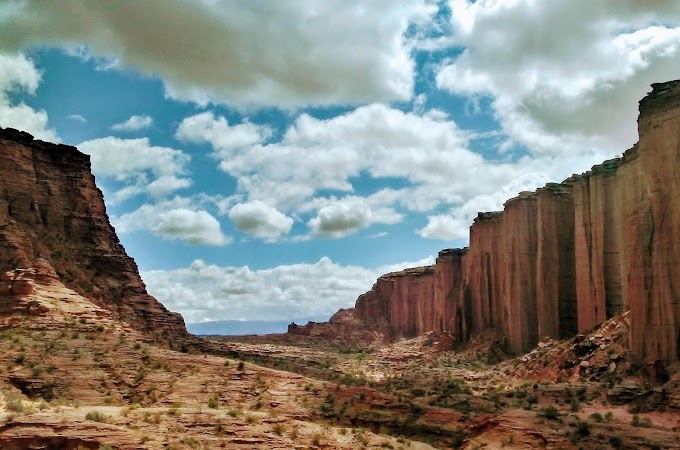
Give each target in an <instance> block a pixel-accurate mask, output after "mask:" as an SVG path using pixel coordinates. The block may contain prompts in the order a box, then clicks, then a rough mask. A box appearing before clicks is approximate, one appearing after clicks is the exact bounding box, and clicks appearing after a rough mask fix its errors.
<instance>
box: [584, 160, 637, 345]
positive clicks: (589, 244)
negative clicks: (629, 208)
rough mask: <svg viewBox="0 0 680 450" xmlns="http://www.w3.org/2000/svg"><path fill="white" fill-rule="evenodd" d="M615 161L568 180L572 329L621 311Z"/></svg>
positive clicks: (618, 207)
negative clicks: (573, 266)
mask: <svg viewBox="0 0 680 450" xmlns="http://www.w3.org/2000/svg"><path fill="white" fill-rule="evenodd" d="M619 164H620V160H619V159H613V160H609V161H605V162H604V163H603V164H600V165H597V166H594V167H593V169H592V170H591V171H589V172H586V173H585V174H583V175H580V176H578V177H575V179H574V213H575V251H576V291H577V297H578V330H579V332H583V331H585V330H588V329H590V328H592V327H594V326H596V325H598V324H600V323H602V322H604V321H605V320H607V319H608V318H610V317H612V316H614V315H616V314H619V313H621V312H623V310H624V309H625V307H626V306H627V305H626V304H625V302H624V299H623V295H622V291H621V283H622V278H621V276H622V272H621V267H622V266H621V205H620V204H619V201H620V200H619V199H620V195H619V192H618V187H619V185H620V183H621V181H620V180H619V177H617V176H616V174H617V171H618V167H619Z"/></svg>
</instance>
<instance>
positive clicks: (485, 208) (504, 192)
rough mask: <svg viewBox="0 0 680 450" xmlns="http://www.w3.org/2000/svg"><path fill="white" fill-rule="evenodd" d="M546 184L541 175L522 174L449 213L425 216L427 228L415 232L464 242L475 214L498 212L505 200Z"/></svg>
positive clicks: (428, 236) (546, 180) (425, 235)
mask: <svg viewBox="0 0 680 450" xmlns="http://www.w3.org/2000/svg"><path fill="white" fill-rule="evenodd" d="M549 181H550V179H549V178H548V177H547V176H546V175H544V174H542V173H528V174H525V175H522V176H520V177H518V178H517V179H515V180H513V181H512V182H511V183H510V184H508V185H507V186H503V187H502V188H501V189H499V190H497V191H496V192H491V193H489V194H481V195H478V196H475V197H473V198H471V199H470V200H468V201H467V202H465V203H464V204H463V205H461V206H457V207H455V208H451V211H450V213H449V214H438V215H433V216H428V218H427V225H426V226H425V227H424V228H422V229H420V230H418V234H419V235H420V236H421V237H424V238H426V239H441V240H467V239H468V237H469V227H470V224H471V223H472V220H473V219H474V218H475V217H476V216H477V213H479V212H489V211H502V210H503V204H504V203H505V202H506V201H507V200H508V199H510V198H512V197H514V196H515V195H517V194H518V193H520V192H522V191H534V190H536V189H537V188H539V187H542V186H545V184H546V183H548V182H549Z"/></svg>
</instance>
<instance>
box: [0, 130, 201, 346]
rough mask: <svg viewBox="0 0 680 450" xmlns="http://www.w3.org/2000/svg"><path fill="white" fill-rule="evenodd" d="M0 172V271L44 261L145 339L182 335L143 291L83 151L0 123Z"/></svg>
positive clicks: (174, 317) (171, 316)
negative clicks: (137, 330)
mask: <svg viewBox="0 0 680 450" xmlns="http://www.w3.org/2000/svg"><path fill="white" fill-rule="evenodd" d="M0 173H2V177H0V272H5V271H8V270H12V269H16V268H30V267H35V265H36V264H38V263H40V264H44V263H45V262H46V263H47V264H49V265H51V266H52V267H53V268H54V270H55V271H56V274H57V275H58V276H59V277H60V279H61V280H62V282H63V283H64V284H65V285H67V286H68V287H69V288H71V289H73V290H75V291H77V292H78V293H79V294H81V295H83V296H85V297H88V298H89V299H91V300H92V301H93V302H94V303H96V304H97V305H99V306H101V307H103V308H106V309H108V310H110V311H112V312H113V313H114V314H115V315H116V316H117V317H119V318H121V319H123V320H126V321H128V322H130V323H131V324H132V325H134V326H136V327H137V328H139V329H140V330H142V331H144V332H146V334H147V335H148V336H150V337H153V338H154V339H156V340H158V341H164V342H168V343H173V342H174V343H176V344H179V342H180V341H181V340H182V339H184V338H185V337H187V336H188V334H187V333H186V330H185V327H184V321H183V319H182V317H181V316H180V315H179V314H175V313H172V312H170V311H168V310H167V309H166V308H164V307H163V305H161V304H160V303H159V302H158V301H156V299H154V298H153V297H151V296H149V295H148V294H147V292H146V288H145V286H144V283H143V282H142V280H141V278H140V276H139V273H138V270H137V265H136V264H135V262H134V260H133V259H132V258H130V257H129V256H128V255H127V254H126V253H125V250H124V249H123V247H122V245H121V244H120V242H119V241H118V238H117V236H116V233H115V231H114V229H113V227H112V226H111V224H110V222H109V219H108V216H107V215H106V209H105V206H104V199H103V196H102V193H101V191H100V190H99V189H98V188H97V187H96V185H95V180H94V176H93V175H92V173H91V171H90V160H89V157H88V156H87V155H84V154H82V153H80V152H79V151H78V150H77V149H76V148H74V147H70V146H66V145H56V144H50V143H46V142H42V141H38V140H34V139H33V137H32V136H31V135H29V134H28V133H24V132H20V131H17V130H13V129H9V128H8V129H2V128H0ZM41 258H42V259H41ZM38 260H40V262H39V261H38Z"/></svg>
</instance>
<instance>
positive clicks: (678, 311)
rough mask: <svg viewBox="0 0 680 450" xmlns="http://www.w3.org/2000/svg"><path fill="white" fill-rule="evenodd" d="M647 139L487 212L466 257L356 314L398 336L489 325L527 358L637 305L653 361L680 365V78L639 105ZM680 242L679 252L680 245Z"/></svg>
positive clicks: (396, 279) (374, 298) (443, 255)
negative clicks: (549, 342) (542, 343)
mask: <svg viewBox="0 0 680 450" xmlns="http://www.w3.org/2000/svg"><path fill="white" fill-rule="evenodd" d="M638 129H639V136H640V141H639V143H638V144H636V145H635V146H634V147H633V148H631V149H629V150H627V151H626V152H625V153H624V155H623V156H622V157H620V158H616V159H612V160H609V161H605V162H604V163H602V164H600V165H597V166H594V167H593V168H592V170H590V171H588V172H586V173H584V174H581V175H574V176H572V177H570V178H568V179H567V180H565V181H564V182H562V183H549V184H548V185H546V186H545V187H543V188H541V189H538V190H537V191H536V192H523V193H521V194H520V195H518V196H517V197H515V198H513V199H510V200H508V201H507V202H506V203H505V205H504V206H505V207H504V210H503V211H502V212H490V213H479V215H478V216H477V218H476V219H475V221H474V223H473V224H472V226H471V227H470V244H469V248H467V249H456V250H443V251H442V252H440V254H439V257H438V259H437V262H436V264H435V266H434V267H426V268H418V269H407V270H405V271H403V272H399V273H392V274H387V275H384V276H382V277H380V278H379V279H378V281H377V283H376V284H375V285H374V286H373V288H372V289H371V290H370V291H369V292H367V293H366V294H363V295H361V296H360V297H359V298H358V300H357V302H356V307H355V312H354V314H355V316H356V317H357V318H358V319H360V320H361V321H362V322H363V323H364V324H365V325H366V326H368V327H372V328H382V329H386V328H389V331H390V335H391V336H392V337H393V338H396V337H401V336H412V335H416V334H420V333H424V332H428V331H435V332H442V331H450V332H451V333H452V334H453V335H454V337H455V339H456V340H457V342H459V343H465V342H467V341H468V340H469V339H470V337H471V336H472V335H475V334H478V333H481V332H482V331H484V330H486V329H495V330H497V331H499V332H501V333H502V334H503V335H504V336H505V338H506V342H507V347H508V349H509V350H510V351H512V352H515V353H520V352H526V351H528V350H530V349H531V348H533V347H534V346H536V344H537V343H538V342H539V340H540V339H541V338H544V337H549V338H556V339H564V338H567V337H570V336H573V335H575V334H576V333H580V332H584V331H586V330H588V329H591V328H593V327H594V326H596V325H599V324H601V323H603V322H604V321H605V320H607V319H609V318H611V317H613V316H615V315H617V314H620V313H621V312H623V311H625V310H628V309H630V311H631V312H630V321H631V332H630V345H631V350H632V353H633V355H634V357H635V358H636V359H637V360H638V361H639V362H642V363H648V364H654V363H655V362H662V363H671V362H674V361H677V360H678V359H680V245H678V243H680V81H673V82H668V83H662V84H654V85H652V92H651V93H650V94H649V95H648V96H647V97H645V98H644V99H643V100H642V101H641V102H640V117H639V120H638ZM674 243H675V245H674Z"/></svg>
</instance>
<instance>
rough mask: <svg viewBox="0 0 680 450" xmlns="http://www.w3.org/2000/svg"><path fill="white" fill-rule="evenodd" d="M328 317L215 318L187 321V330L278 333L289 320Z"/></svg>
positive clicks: (202, 333)
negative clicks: (272, 319) (196, 321)
mask: <svg viewBox="0 0 680 450" xmlns="http://www.w3.org/2000/svg"><path fill="white" fill-rule="evenodd" d="M326 320H328V317H325V316H323V317H321V316H319V317H310V318H304V319H295V320H292V321H291V320H275V321H267V320H216V321H210V322H201V323H188V324H187V331H189V333H191V334H195V335H198V336H211V335H212V336H245V335H249V334H278V333H285V332H286V331H288V325H290V323H291V322H295V323H298V324H302V325H304V324H306V323H308V322H323V321H326Z"/></svg>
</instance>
